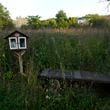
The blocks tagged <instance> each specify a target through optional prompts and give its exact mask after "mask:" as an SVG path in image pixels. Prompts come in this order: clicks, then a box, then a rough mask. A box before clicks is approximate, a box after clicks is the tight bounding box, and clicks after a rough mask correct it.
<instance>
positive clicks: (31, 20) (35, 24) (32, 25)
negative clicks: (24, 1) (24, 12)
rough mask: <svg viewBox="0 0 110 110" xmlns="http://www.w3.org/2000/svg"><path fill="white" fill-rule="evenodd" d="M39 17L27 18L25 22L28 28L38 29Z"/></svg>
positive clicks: (39, 24)
mask: <svg viewBox="0 0 110 110" xmlns="http://www.w3.org/2000/svg"><path fill="white" fill-rule="evenodd" d="M40 18H41V17H40V16H38V15H37V16H28V17H27V20H28V27H29V28H32V29H35V28H39V27H40V26H41V21H40Z"/></svg>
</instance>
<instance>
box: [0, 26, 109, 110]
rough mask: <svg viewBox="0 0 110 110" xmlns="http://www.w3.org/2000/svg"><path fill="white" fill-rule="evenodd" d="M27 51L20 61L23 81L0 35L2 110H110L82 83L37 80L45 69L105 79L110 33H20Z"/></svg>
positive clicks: (0, 95)
mask: <svg viewBox="0 0 110 110" xmlns="http://www.w3.org/2000/svg"><path fill="white" fill-rule="evenodd" d="M23 32H24V33H27V34H28V35H29V37H30V38H29V46H28V49H27V51H26V53H25V54H24V56H23V60H24V71H25V74H26V76H22V75H20V74H19V65H18V61H17V59H16V57H15V56H14V55H13V53H12V52H11V51H10V50H9V49H8V42H6V41H5V40H4V39H3V38H4V37H5V36H6V35H7V34H8V32H7V31H3V32H1V33H0V110H36V109H37V110H62V109H63V110H109V109H110V99H109V98H110V96H109V95H107V96H103V93H102V95H99V93H100V92H98V93H97V92H96V88H94V87H90V85H91V84H85V83H83V82H77V83H71V82H69V85H68V82H65V81H61V82H60V87H59V88H57V87H56V82H57V81H54V80H46V81H45V82H44V81H41V80H39V79H38V78H37V76H38V74H39V72H40V71H42V70H43V69H45V68H51V69H61V70H62V71H63V70H65V69H66V70H85V71H95V72H101V73H102V74H109V72H110V31H109V29H91V28H89V29H82V28H80V29H69V30H52V29H47V30H23Z"/></svg>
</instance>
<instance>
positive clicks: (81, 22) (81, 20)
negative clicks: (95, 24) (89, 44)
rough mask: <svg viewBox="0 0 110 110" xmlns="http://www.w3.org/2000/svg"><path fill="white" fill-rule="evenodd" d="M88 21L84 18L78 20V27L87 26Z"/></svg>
mask: <svg viewBox="0 0 110 110" xmlns="http://www.w3.org/2000/svg"><path fill="white" fill-rule="evenodd" d="M88 23H89V21H88V19H87V18H85V17H81V18H78V24H80V25H88Z"/></svg>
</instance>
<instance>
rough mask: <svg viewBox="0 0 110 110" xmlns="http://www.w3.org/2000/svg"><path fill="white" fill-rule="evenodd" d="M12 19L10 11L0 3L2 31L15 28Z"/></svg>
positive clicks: (0, 27)
mask: <svg viewBox="0 0 110 110" xmlns="http://www.w3.org/2000/svg"><path fill="white" fill-rule="evenodd" d="M13 27H14V25H13V22H12V19H11V18H10V16H9V11H8V10H7V8H5V7H4V6H3V5H2V4H1V3H0V29H7V28H8V29H10V28H13Z"/></svg>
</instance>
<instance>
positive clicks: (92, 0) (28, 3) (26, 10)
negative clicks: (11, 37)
mask: <svg viewBox="0 0 110 110" xmlns="http://www.w3.org/2000/svg"><path fill="white" fill-rule="evenodd" d="M103 1H104V0H0V3H2V4H3V5H4V6H5V7H7V9H8V10H9V12H10V15H11V17H12V18H13V19H15V18H16V17H17V16H22V17H25V16H29V15H39V16H41V18H42V19H47V18H52V17H55V15H56V13H57V12H58V11H59V10H64V11H65V12H66V14H67V16H68V17H73V16H76V17H79V16H84V15H86V14H95V13H97V14H101V15H105V14H110V11H107V8H106V7H107V2H103Z"/></svg>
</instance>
